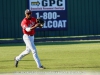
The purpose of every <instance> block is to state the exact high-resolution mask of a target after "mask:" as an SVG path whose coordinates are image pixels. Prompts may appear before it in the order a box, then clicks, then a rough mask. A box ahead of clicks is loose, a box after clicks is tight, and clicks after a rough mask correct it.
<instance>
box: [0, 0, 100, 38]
mask: <svg viewBox="0 0 100 75" xmlns="http://www.w3.org/2000/svg"><path fill="white" fill-rule="evenodd" d="M27 6H28V0H0V18H1V19H0V38H22V30H21V27H20V22H21V20H22V19H23V18H24V10H25V9H26V8H27ZM66 17H67V20H68V28H67V29H66V30H56V31H54V30H53V31H50V30H48V31H37V34H36V35H35V36H36V37H58V36H82V35H99V34H100V0H67V16H66Z"/></svg>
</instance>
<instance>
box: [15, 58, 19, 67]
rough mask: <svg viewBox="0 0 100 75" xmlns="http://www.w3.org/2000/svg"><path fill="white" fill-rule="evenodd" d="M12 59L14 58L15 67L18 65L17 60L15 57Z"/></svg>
mask: <svg viewBox="0 0 100 75" xmlns="http://www.w3.org/2000/svg"><path fill="white" fill-rule="evenodd" d="M14 60H15V67H18V61H17V60H16V58H15V59H14Z"/></svg>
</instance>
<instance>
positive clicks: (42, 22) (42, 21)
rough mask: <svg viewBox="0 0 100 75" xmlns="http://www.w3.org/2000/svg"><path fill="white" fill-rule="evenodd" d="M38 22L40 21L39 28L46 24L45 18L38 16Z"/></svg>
mask: <svg viewBox="0 0 100 75" xmlns="http://www.w3.org/2000/svg"><path fill="white" fill-rule="evenodd" d="M37 23H40V24H39V26H38V27H39V28H42V27H43V25H44V20H43V19H42V18H38V19H37Z"/></svg>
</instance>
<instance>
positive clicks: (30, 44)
mask: <svg viewBox="0 0 100 75" xmlns="http://www.w3.org/2000/svg"><path fill="white" fill-rule="evenodd" d="M23 40H24V42H25V44H26V50H24V51H23V52H22V53H21V54H20V55H19V56H17V57H16V60H17V61H19V60H21V59H22V58H23V57H24V56H25V55H27V54H29V53H30V52H32V54H33V58H34V60H35V62H36V64H37V67H38V68H39V67H41V66H42V65H41V63H40V60H39V57H38V54H37V50H36V47H35V44H34V36H28V35H27V34H24V35H23Z"/></svg>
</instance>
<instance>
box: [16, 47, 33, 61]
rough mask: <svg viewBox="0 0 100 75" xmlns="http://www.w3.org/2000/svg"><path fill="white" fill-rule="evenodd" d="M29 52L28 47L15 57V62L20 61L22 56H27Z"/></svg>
mask: <svg viewBox="0 0 100 75" xmlns="http://www.w3.org/2000/svg"><path fill="white" fill-rule="evenodd" d="M30 51H31V50H30V49H29V48H28V46H26V50H24V51H23V52H22V53H21V54H20V55H18V56H16V60H17V61H19V60H21V59H22V58H23V57H24V56H26V55H28V54H29V53H30Z"/></svg>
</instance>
